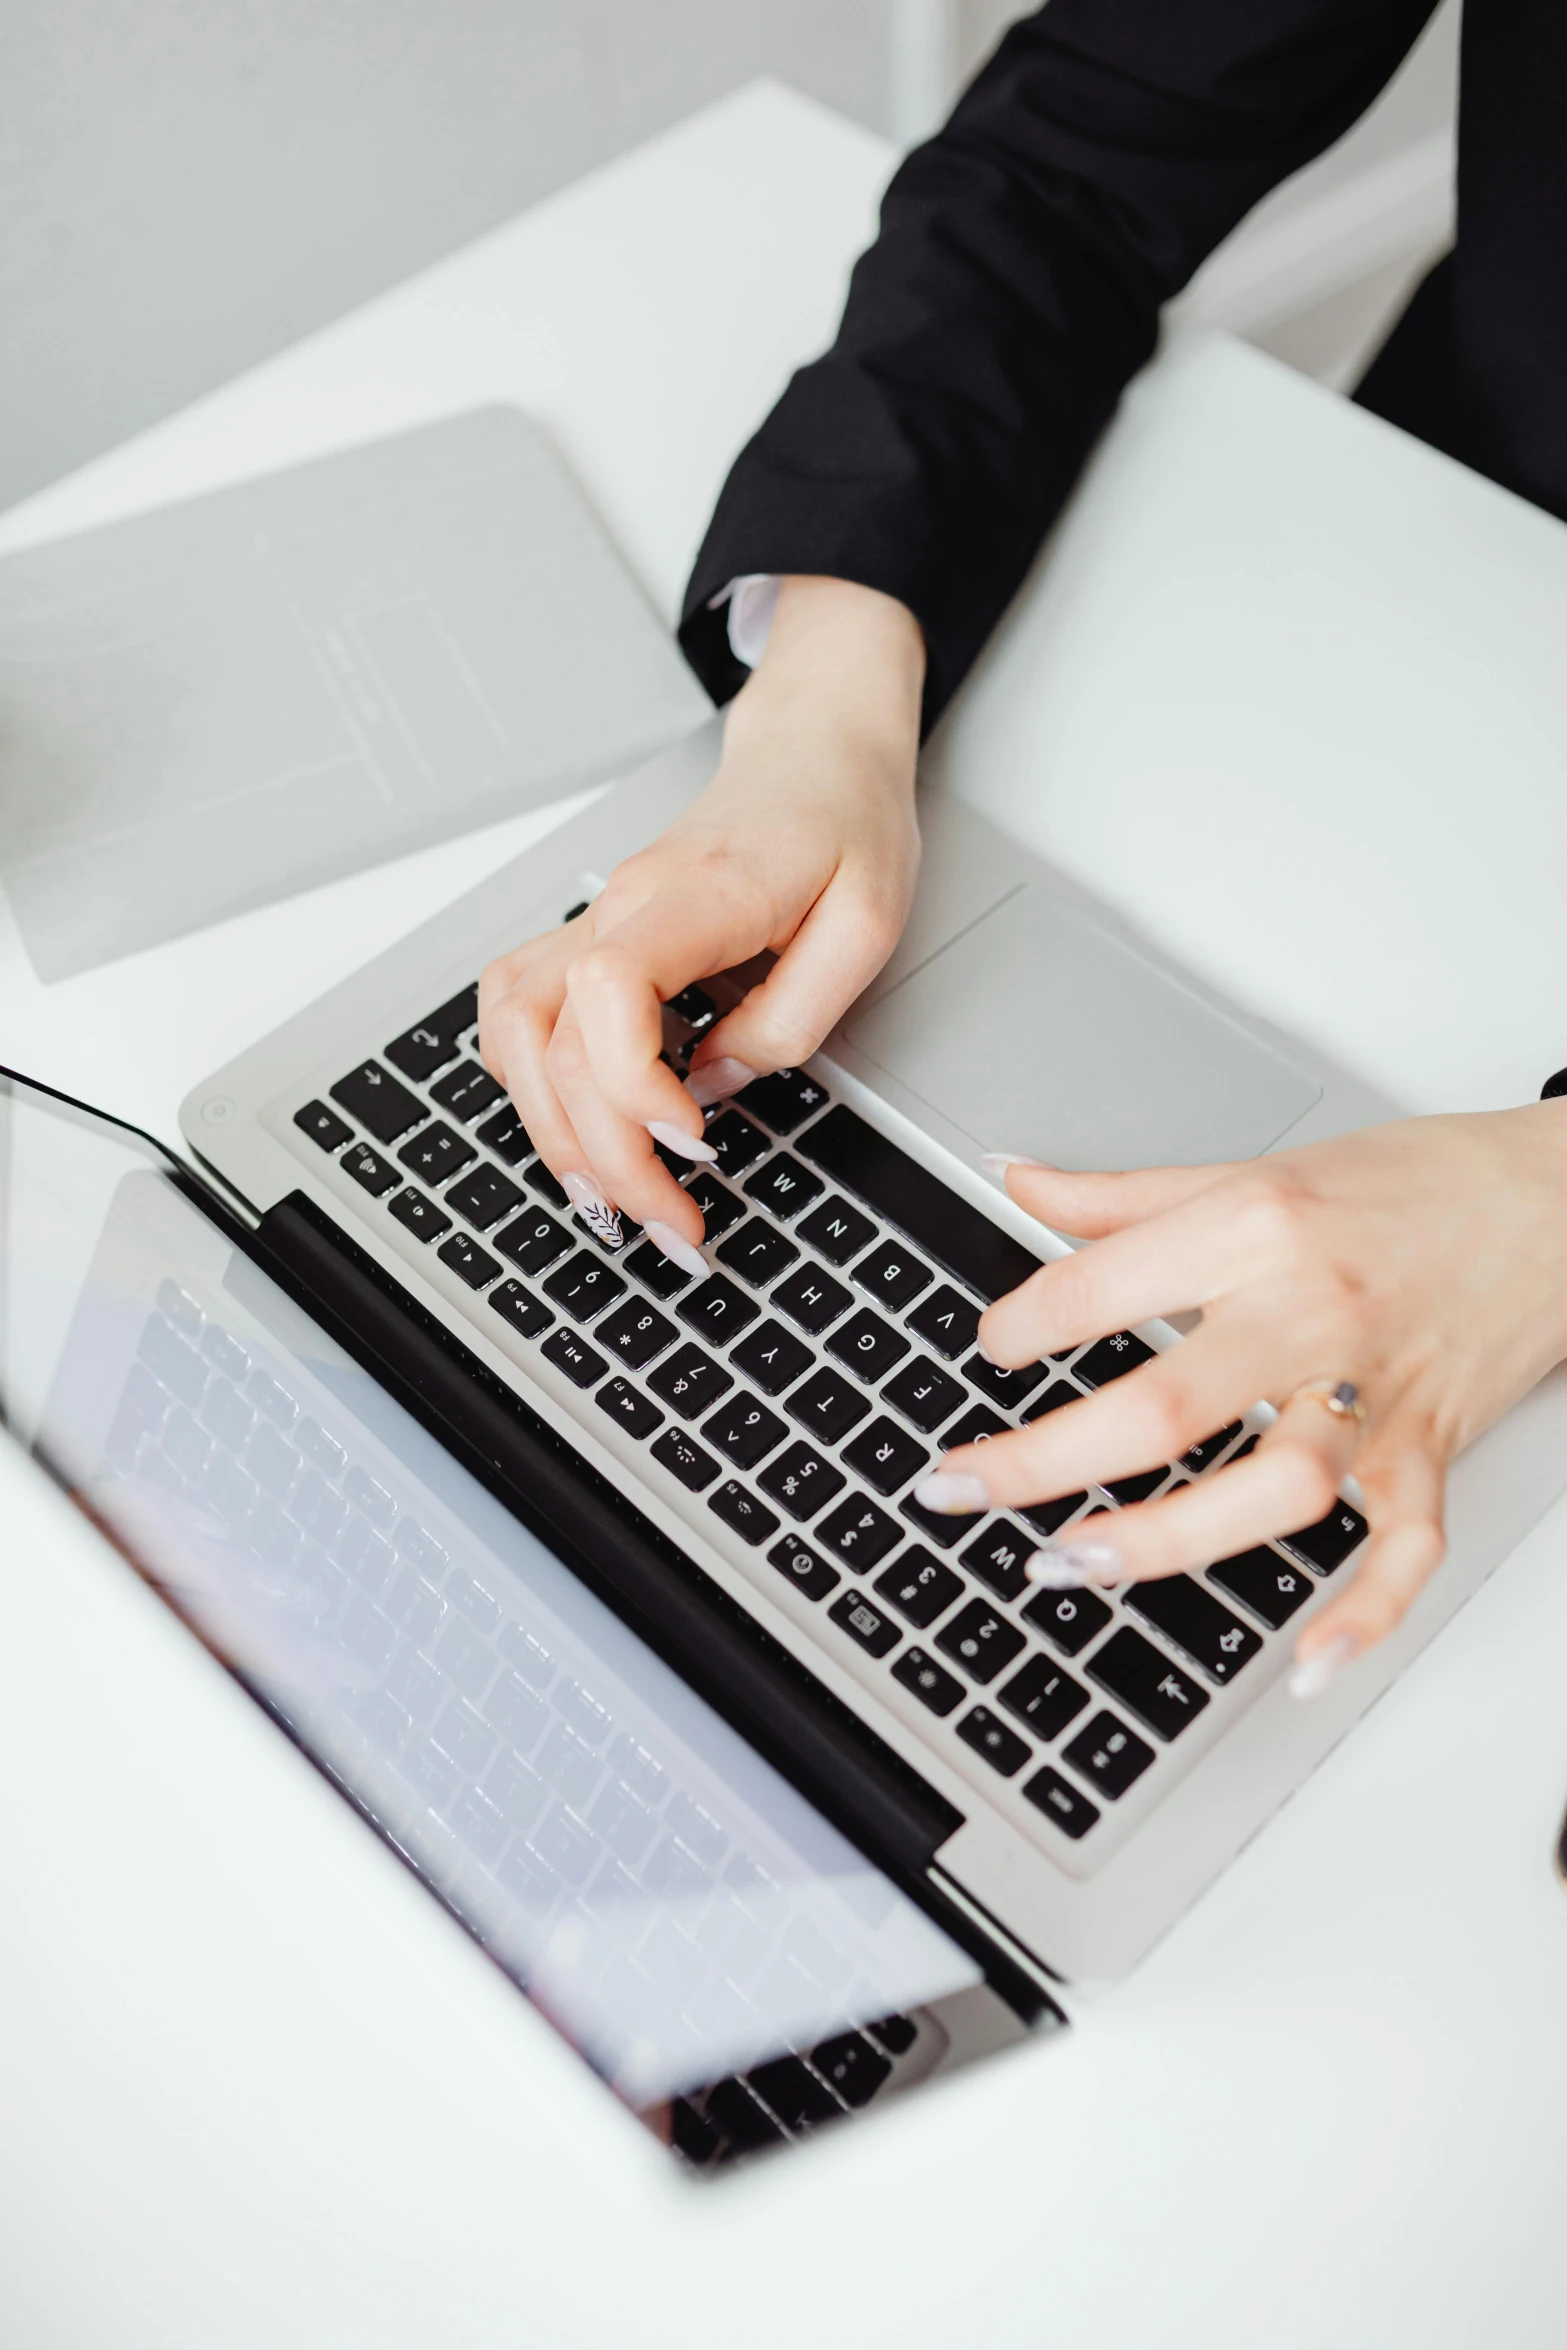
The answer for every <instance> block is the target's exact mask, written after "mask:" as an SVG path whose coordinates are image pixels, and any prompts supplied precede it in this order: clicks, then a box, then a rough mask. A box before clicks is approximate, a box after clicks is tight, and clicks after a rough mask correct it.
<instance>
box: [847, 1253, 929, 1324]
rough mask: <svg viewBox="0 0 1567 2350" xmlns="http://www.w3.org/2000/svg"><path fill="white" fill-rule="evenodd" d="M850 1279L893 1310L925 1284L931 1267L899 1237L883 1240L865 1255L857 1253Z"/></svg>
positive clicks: (901, 1307)
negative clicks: (898, 1238)
mask: <svg viewBox="0 0 1567 2350" xmlns="http://www.w3.org/2000/svg"><path fill="white" fill-rule="evenodd" d="M850 1279H851V1280H853V1281H856V1282H858V1284H859V1286H860V1288H861V1289H863V1290H866V1291H867V1292H868V1293H869V1294H870V1296H872V1297H874V1298H876V1299H877V1300H878V1301H879V1303H880V1304H882V1305H884V1306H886V1307H887V1309H888V1311H889V1312H891V1313H894V1314H896V1313H901V1311H902V1310H903V1308H904V1307H905V1306H906V1305H908V1304H910V1303H911V1302H912V1301H913V1299H915V1298H917V1297H918V1296H919V1293H920V1291H921V1290H922V1289H928V1288H929V1286H930V1282H931V1270H930V1267H929V1266H928V1265H922V1264H921V1263H920V1261H919V1258H918V1257H917V1256H915V1255H914V1254H913V1252H912V1250H910V1249H906V1248H905V1247H904V1246H903V1244H902V1242H901V1241H897V1240H884V1241H883V1242H882V1244H881V1247H880V1248H873V1249H872V1250H871V1253H870V1255H869V1256H868V1257H861V1259H860V1261H859V1263H858V1264H857V1265H856V1266H855V1268H854V1271H853V1273H852V1274H851V1275H850Z"/></svg>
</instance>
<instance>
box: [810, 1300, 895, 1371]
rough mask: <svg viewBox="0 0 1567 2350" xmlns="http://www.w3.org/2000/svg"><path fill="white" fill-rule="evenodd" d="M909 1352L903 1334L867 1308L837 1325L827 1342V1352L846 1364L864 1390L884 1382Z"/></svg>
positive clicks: (862, 1308)
mask: <svg viewBox="0 0 1567 2350" xmlns="http://www.w3.org/2000/svg"><path fill="white" fill-rule="evenodd" d="M908 1351H909V1342H908V1340H907V1339H906V1338H905V1337H904V1335H903V1333H902V1331H901V1330H894V1328H893V1326H892V1324H891V1323H890V1322H884V1321H883V1320H882V1318H881V1316H880V1314H873V1313H872V1312H871V1310H870V1307H869V1306H862V1307H861V1308H860V1311H859V1312H858V1313H857V1314H851V1315H850V1316H849V1319H848V1320H847V1322H840V1324H839V1325H838V1327H837V1329H836V1330H835V1331H834V1332H833V1334H832V1336H831V1338H829V1339H828V1341H827V1352H828V1353H829V1354H830V1355H833V1356H835V1357H836V1358H837V1360H838V1361H839V1362H840V1363H847V1365H848V1367H849V1369H850V1370H851V1371H852V1372H853V1373H854V1374H855V1377H856V1378H858V1379H863V1380H864V1381H865V1384H866V1386H867V1387H875V1386H876V1385H877V1384H878V1383H879V1382H880V1381H881V1380H883V1379H885V1378H886V1376H887V1374H888V1372H889V1371H891V1370H893V1369H894V1368H895V1367H896V1365H897V1364H899V1363H901V1362H902V1360H903V1358H904V1356H905V1355H906V1354H907V1353H908Z"/></svg>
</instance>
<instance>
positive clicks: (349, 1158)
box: [338, 1142, 402, 1199]
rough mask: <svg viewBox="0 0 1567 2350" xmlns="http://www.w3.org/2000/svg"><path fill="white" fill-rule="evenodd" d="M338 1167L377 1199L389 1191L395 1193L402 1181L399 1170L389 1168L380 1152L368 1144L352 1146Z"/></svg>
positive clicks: (354, 1144)
mask: <svg viewBox="0 0 1567 2350" xmlns="http://www.w3.org/2000/svg"><path fill="white" fill-rule="evenodd" d="M338 1165H339V1166H340V1167H341V1168H342V1169H343V1170H344V1172H345V1174H349V1175H352V1177H353V1179H354V1181H355V1182H356V1183H362V1184H363V1185H364V1187H365V1189H366V1191H368V1192H372V1193H373V1194H374V1195H375V1197H376V1198H377V1199H380V1198H381V1197H382V1195H383V1194H384V1193H386V1192H388V1191H395V1190H396V1189H397V1186H398V1185H399V1183H401V1181H402V1177H401V1175H399V1174H398V1172H397V1169H396V1168H395V1167H393V1166H389V1165H388V1163H387V1161H386V1160H385V1159H383V1158H382V1156H381V1154H380V1152H379V1151H373V1150H372V1149H371V1148H370V1145H369V1144H368V1143H367V1142H356V1143H353V1144H351V1145H350V1147H349V1148H348V1149H347V1150H346V1151H344V1153H343V1155H342V1157H341V1159H339V1161H338Z"/></svg>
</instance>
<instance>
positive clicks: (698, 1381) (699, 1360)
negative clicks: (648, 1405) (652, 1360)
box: [647, 1346, 734, 1420]
mask: <svg viewBox="0 0 1567 2350" xmlns="http://www.w3.org/2000/svg"><path fill="white" fill-rule="evenodd" d="M647 1383H648V1386H649V1388H650V1389H651V1390H652V1392H653V1394H654V1395H656V1396H657V1397H658V1399H659V1401H660V1402H661V1403H667V1404H668V1405H669V1407H670V1409H671V1410H672V1411H677V1412H678V1413H679V1414H680V1417H681V1418H682V1420H696V1419H700V1417H701V1415H702V1414H703V1412H706V1411H710V1410H711V1409H712V1407H713V1405H714V1404H715V1403H717V1401H718V1399H719V1397H720V1396H721V1395H727V1394H728V1393H729V1390H730V1388H731V1387H732V1386H733V1385H734V1381H733V1380H732V1379H731V1378H730V1376H729V1373H728V1372H727V1371H724V1370H721V1369H720V1368H719V1366H718V1364H717V1363H715V1362H714V1361H713V1359H712V1357H711V1356H710V1355H705V1354H703V1352H702V1350H701V1348H700V1347H696V1346H682V1347H677V1348H676V1350H675V1352H674V1353H673V1354H672V1355H671V1356H670V1357H669V1359H668V1360H667V1362H662V1363H660V1364H659V1366H658V1369H657V1370H656V1371H650V1372H649V1374H648V1382H647Z"/></svg>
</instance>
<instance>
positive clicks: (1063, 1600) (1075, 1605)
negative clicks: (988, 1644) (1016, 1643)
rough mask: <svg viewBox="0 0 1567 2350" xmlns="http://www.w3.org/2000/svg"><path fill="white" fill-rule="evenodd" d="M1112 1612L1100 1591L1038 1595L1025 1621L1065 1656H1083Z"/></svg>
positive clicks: (1030, 1603) (1042, 1592)
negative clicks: (1101, 1596)
mask: <svg viewBox="0 0 1567 2350" xmlns="http://www.w3.org/2000/svg"><path fill="white" fill-rule="evenodd" d="M1110 1615H1111V1610H1110V1608H1109V1607H1108V1606H1107V1605H1106V1603H1105V1602H1104V1601H1103V1600H1102V1599H1101V1598H1100V1597H1099V1594H1098V1592H1097V1591H1038V1592H1036V1593H1035V1594H1034V1597H1033V1598H1032V1599H1031V1600H1030V1601H1029V1603H1028V1605H1027V1607H1026V1608H1024V1610H1023V1621H1024V1623H1025V1624H1032V1625H1033V1627H1034V1630H1035V1631H1036V1632H1043V1634H1044V1636H1045V1638H1046V1639H1047V1640H1050V1641H1053V1642H1054V1643H1055V1645H1056V1647H1057V1648H1059V1649H1060V1651H1061V1653H1062V1655H1063V1656H1081V1655H1082V1653H1083V1650H1084V1649H1085V1648H1086V1647H1087V1646H1088V1643H1089V1642H1090V1640H1094V1639H1097V1637H1098V1635H1099V1634H1100V1633H1101V1632H1102V1631H1103V1630H1104V1628H1105V1626H1106V1624H1108V1623H1109V1621H1110Z"/></svg>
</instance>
